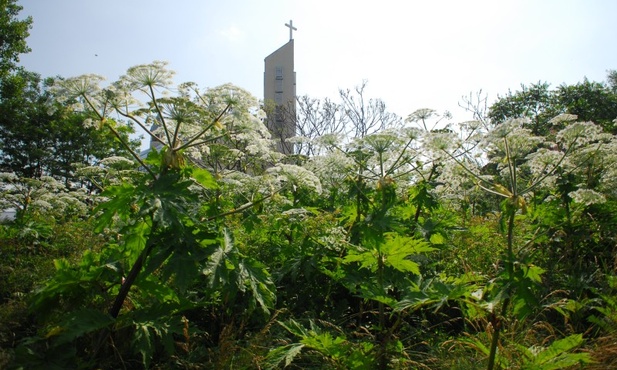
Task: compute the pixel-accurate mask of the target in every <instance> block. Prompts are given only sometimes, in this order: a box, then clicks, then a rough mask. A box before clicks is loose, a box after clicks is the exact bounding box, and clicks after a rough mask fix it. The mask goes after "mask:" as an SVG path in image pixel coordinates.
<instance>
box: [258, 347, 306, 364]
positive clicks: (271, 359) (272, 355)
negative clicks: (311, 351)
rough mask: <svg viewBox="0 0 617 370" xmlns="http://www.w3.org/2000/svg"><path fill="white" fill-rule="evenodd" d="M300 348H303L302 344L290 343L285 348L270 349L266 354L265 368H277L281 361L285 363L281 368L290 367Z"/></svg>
mask: <svg viewBox="0 0 617 370" xmlns="http://www.w3.org/2000/svg"><path fill="white" fill-rule="evenodd" d="M302 348H304V344H302V343H292V344H288V345H286V346H282V347H278V348H275V349H271V350H270V352H268V356H267V361H266V363H267V367H266V368H267V369H275V368H278V366H279V364H280V363H281V362H283V361H285V365H284V366H283V367H287V366H289V365H291V363H292V362H293V360H294V358H295V357H296V356H297V355H298V354H299V353H300V352H301V351H302Z"/></svg>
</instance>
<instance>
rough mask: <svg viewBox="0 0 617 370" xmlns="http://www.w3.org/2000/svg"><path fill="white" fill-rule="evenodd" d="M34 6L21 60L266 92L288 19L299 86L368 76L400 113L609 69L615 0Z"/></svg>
mask: <svg viewBox="0 0 617 370" xmlns="http://www.w3.org/2000/svg"><path fill="white" fill-rule="evenodd" d="M18 3H19V4H20V5H22V6H23V7H24V9H23V11H22V13H21V16H24V17H25V16H27V15H31V16H32V17H33V19H34V23H33V28H32V30H31V35H30V37H29V38H28V40H27V41H28V44H29V46H30V47H31V48H32V52H31V53H29V54H26V55H22V57H21V62H22V63H21V64H22V65H23V66H24V67H26V68H27V69H28V70H31V71H35V72H38V73H40V74H41V75H43V77H50V76H56V75H60V76H64V77H71V76H76V75H80V74H84V73H95V74H100V75H103V76H105V77H106V78H107V79H109V80H110V81H114V80H115V79H117V78H118V77H119V76H120V75H122V74H123V73H124V72H125V71H126V69H127V68H129V67H131V66H133V65H137V64H144V63H150V62H152V61H154V60H164V61H168V62H169V68H171V69H173V70H175V71H176V72H177V76H176V82H185V81H193V82H196V83H198V84H199V85H200V86H202V87H214V86H217V85H220V84H223V83H227V82H231V83H233V84H235V85H238V86H240V87H243V88H245V89H247V90H248V91H250V92H251V93H252V94H253V95H255V96H256V97H257V98H259V99H262V98H263V72H264V58H265V57H266V56H267V55H269V54H270V53H272V52H273V51H274V50H276V49H278V48H279V47H280V46H282V45H283V44H285V43H286V42H287V41H288V40H289V29H288V28H287V27H285V26H284V24H285V23H288V22H289V20H290V19H291V20H293V25H294V26H295V27H297V28H298V30H297V31H295V32H294V34H293V35H294V40H295V69H296V72H297V94H298V95H309V96H311V97H314V98H324V97H330V98H336V96H337V91H338V89H339V88H353V87H354V86H356V85H358V84H360V83H361V82H362V80H367V81H368V85H367V90H366V94H367V96H368V97H372V98H380V99H382V100H383V101H384V102H385V103H386V106H387V107H388V109H389V110H390V111H392V112H394V113H396V114H398V115H400V116H402V117H406V116H407V115H408V114H410V113H411V112H413V111H415V110H416V109H419V108H433V109H436V110H438V111H439V112H442V111H444V110H450V111H451V112H452V113H453V114H454V119H455V121H456V120H458V121H463V120H466V119H469V117H467V116H465V115H464V114H463V113H462V112H461V110H460V109H458V103H459V101H461V97H462V96H463V95H468V94H469V93H470V92H475V91H478V90H479V89H482V90H483V91H484V92H485V93H487V94H488V97H489V101H492V100H494V99H495V97H496V96H497V94H502V95H503V94H505V93H506V92H507V91H508V88H510V89H512V90H516V89H518V88H519V86H520V84H521V83H525V84H530V83H534V82H538V81H542V82H548V83H550V84H551V86H553V87H556V86H558V85H560V84H563V83H567V84H574V83H577V82H579V81H581V80H582V79H583V78H584V77H587V78H588V79H590V80H592V81H605V78H606V71H607V70H608V69H617V46H616V45H617V44H616V36H617V1H613V0H584V1H583V0H580V1H574V0H520V1H514V0H486V1H474V0H467V1H461V0H452V1H449V0H442V1H429V0H424V1H415V0H407V1H403V0H400V1H394V0H380V1H364V0H349V1H347V0H175V1H171V0H167V1H163V0H19V2H18Z"/></svg>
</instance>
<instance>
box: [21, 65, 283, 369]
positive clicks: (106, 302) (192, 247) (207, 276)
mask: <svg viewBox="0 0 617 370" xmlns="http://www.w3.org/2000/svg"><path fill="white" fill-rule="evenodd" d="M172 76H173V72H171V71H170V70H168V69H167V68H166V66H165V63H161V62H154V63H153V64H149V65H140V66H136V67H132V68H130V69H129V70H128V72H127V74H126V75H125V76H123V77H121V78H120V80H119V81H117V82H115V83H113V84H111V85H109V86H108V87H106V88H102V87H100V83H101V81H102V78H100V77H98V76H92V75H87V76H81V77H76V78H69V79H66V80H63V81H58V82H57V83H56V85H55V86H54V89H55V97H56V99H58V100H61V101H69V102H73V103H74V104H75V108H76V109H79V110H82V111H84V112H85V113H87V114H88V115H89V118H88V119H87V120H86V121H85V122H84V124H86V125H94V126H97V127H98V128H99V129H101V130H110V131H111V132H112V133H114V134H115V135H116V137H117V138H118V140H122V138H121V136H120V135H119V134H118V132H117V125H120V124H122V123H121V121H119V120H117V119H115V118H118V117H120V118H121V119H124V120H128V121H129V122H131V123H132V124H137V125H139V126H140V127H141V128H142V129H143V130H144V131H145V132H146V133H147V134H148V135H150V136H151V138H152V139H153V140H154V141H156V142H158V143H159V144H158V147H159V148H160V151H159V150H157V149H156V148H153V149H152V150H151V152H150V154H149V155H148V157H147V158H142V157H140V156H139V155H138V154H137V153H135V152H131V153H132V155H133V158H132V159H133V160H134V161H135V162H137V163H139V166H140V169H141V170H140V171H139V172H136V173H134V174H133V178H132V179H131V181H120V182H117V181H107V180H106V181H98V182H97V184H99V185H100V186H101V187H102V190H103V191H102V194H101V195H102V196H103V197H104V199H107V200H106V201H104V202H103V203H101V204H100V205H99V206H98V207H97V208H96V209H95V217H96V219H97V222H96V224H97V226H96V231H97V232H109V230H115V235H116V237H117V239H115V240H113V239H112V240H111V241H110V243H109V244H108V245H107V247H106V248H104V249H103V250H102V251H100V252H97V251H87V252H86V253H85V255H84V258H83V260H82V262H81V263H80V264H79V265H78V266H71V265H70V264H69V263H68V262H67V261H63V260H59V261H56V268H57V273H56V276H55V277H54V279H52V281H50V282H49V283H48V284H47V285H46V286H45V287H43V288H42V289H41V290H40V291H38V292H37V293H36V294H35V295H34V297H33V300H32V310H33V312H37V314H38V315H40V317H41V318H46V321H45V328H46V329H45V330H44V332H43V333H41V336H40V337H34V338H31V339H30V340H29V341H27V342H26V343H25V345H24V346H22V348H21V350H20V354H21V361H22V362H23V363H24V364H27V365H28V366H31V367H36V366H38V365H41V366H43V364H45V363H48V361H52V362H54V361H60V362H61V361H70V362H68V363H67V362H65V363H64V365H63V366H91V365H92V364H94V363H96V362H97V361H99V360H100V359H101V358H102V356H104V355H107V354H113V355H114V358H115V361H116V362H117V363H124V359H123V356H124V354H126V353H129V354H132V356H134V355H135V354H137V355H139V357H140V358H141V362H142V364H143V366H144V367H146V368H147V367H148V366H149V363H150V361H151V358H152V356H153V354H154V353H156V352H157V351H158V349H157V343H162V344H163V348H164V349H165V351H166V352H167V353H173V352H174V351H175V348H174V339H173V338H174V336H175V338H184V339H183V340H184V342H185V347H184V348H185V349H186V350H188V345H189V343H188V342H189V340H190V335H189V333H188V322H187V321H186V319H182V318H181V312H183V311H184V310H186V309H189V308H194V307H198V306H201V305H204V304H217V302H218V303H220V304H225V305H226V307H233V304H232V303H233V301H234V300H236V297H238V296H244V297H248V298H249V299H248V300H247V299H244V300H243V301H245V302H249V304H250V307H251V308H254V309H259V310H261V311H262V312H264V313H267V312H268V310H269V308H271V307H273V305H274V299H275V297H274V286H273V283H272V282H271V280H270V277H269V274H268V272H267V271H266V269H265V266H263V265H262V264H260V263H259V262H257V261H256V260H254V259H252V258H250V257H248V256H245V255H243V254H242V253H241V252H240V251H239V250H238V248H237V247H235V246H234V243H233V238H232V236H231V235H230V232H229V231H227V230H226V229H225V228H224V224H223V223H222V222H220V220H221V219H222V218H223V217H224V216H225V215H229V214H233V213H237V212H241V211H242V210H245V209H247V208H249V207H252V206H253V205H254V204H255V202H254V201H248V202H245V203H244V204H241V205H240V206H237V207H233V205H231V206H232V207H233V208H231V209H229V208H227V209H226V208H225V207H226V206H227V207H229V206H230V205H229V204H227V203H225V202H222V201H221V199H222V198H223V194H221V188H220V187H219V184H218V182H217V179H220V178H221V177H222V176H223V174H226V173H233V172H238V171H243V170H246V168H247V167H248V165H249V164H248V162H249V161H252V162H255V161H257V160H262V161H269V162H270V163H272V162H274V161H276V160H278V159H280V155H278V154H276V153H274V152H272V150H270V147H269V146H268V143H269V141H268V140H269V137H268V134H267V130H266V129H265V127H264V126H263V123H262V122H261V120H260V116H259V110H258V109H257V102H256V100H255V99H254V98H252V97H251V96H250V95H249V94H248V93H246V92H245V91H244V90H242V89H239V88H237V87H235V86H232V85H225V86H223V87H220V88H215V89H210V90H206V91H205V92H204V91H200V90H199V89H198V88H197V87H196V86H195V85H194V84H184V85H181V86H180V87H179V88H178V89H177V90H176V89H174V88H173V85H172ZM173 91H178V94H177V95H175V96H172V92H173ZM140 99H143V100H140ZM114 117H115V118H114ZM151 129H152V130H151ZM125 146H126V147H127V149H129V146H128V145H125ZM223 146H226V147H227V149H226V151H224V152H225V153H224V154H225V155H222V154H221V155H217V156H212V158H211V157H209V153H210V149H211V148H212V147H217V148H220V147H223ZM129 150H130V149H129ZM219 152H222V151H220V150H219ZM193 163H200V164H201V165H202V166H201V167H198V166H196V165H194V164H193ZM205 166H209V170H208V169H204V168H203V167H205ZM251 166H253V167H254V168H258V166H256V165H255V163H253V164H251ZM276 168H277V167H275V169H273V170H271V172H276ZM85 172H86V173H87V172H88V171H85ZM95 172H96V171H95ZM288 172H290V171H288ZM212 173H214V174H215V175H216V177H215V176H213V175H212ZM99 174H100V172H99ZM267 175H268V174H267V173H266V174H264V176H267ZM276 176H278V177H284V171H278V172H276ZM270 177H272V176H270ZM93 180H96V179H94V178H93ZM106 182H107V183H108V186H105V184H106ZM267 183H274V184H278V185H280V186H287V183H288V182H285V181H278V182H276V181H267ZM281 184H282V185H281ZM280 190H281V188H278V189H276V188H274V187H271V188H270V189H269V193H264V192H263V191H262V196H261V197H260V198H259V200H258V201H263V200H264V199H267V198H268V197H270V196H272V195H273V194H275V193H277V192H278V191H280ZM214 221H217V222H214ZM196 279H201V280H205V282H206V284H205V286H204V288H203V290H202V292H201V293H199V292H194V289H196V288H193V289H191V290H190V292H191V293H190V294H189V293H188V292H189V290H188V289H189V288H190V287H192V286H193V285H194V282H195V281H196ZM181 292H184V293H183V294H180V293H181ZM187 297H189V298H187ZM191 297H192V298H191ZM250 311H251V310H249V312H250ZM127 332H128V333H132V334H131V335H130V336H129V337H128V338H127V337H126V333H127ZM157 338H158V339H157ZM78 339H80V340H78ZM127 339H128V340H127ZM43 347H47V348H48V349H50V350H47V351H45V350H42V348H43ZM60 348H63V350H68V351H69V352H70V353H72V354H73V356H67V358H64V359H61V358H54V356H55V355H56V354H57V353H58V352H57V351H56V350H55V349H60ZM69 358H70V360H69Z"/></svg>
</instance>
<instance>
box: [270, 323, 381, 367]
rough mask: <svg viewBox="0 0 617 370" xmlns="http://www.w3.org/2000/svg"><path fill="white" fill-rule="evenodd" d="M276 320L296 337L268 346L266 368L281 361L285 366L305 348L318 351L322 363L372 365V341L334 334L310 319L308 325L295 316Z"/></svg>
mask: <svg viewBox="0 0 617 370" xmlns="http://www.w3.org/2000/svg"><path fill="white" fill-rule="evenodd" d="M278 323H279V325H281V326H282V327H283V328H285V330H287V331H288V332H289V333H291V334H293V335H294V336H295V337H296V339H299V341H298V342H296V343H290V344H286V345H284V346H281V347H278V348H274V349H271V350H270V352H269V353H268V356H267V368H276V367H277V366H279V365H280V364H281V363H282V362H284V365H283V366H284V367H287V366H289V365H291V364H292V362H293V361H294V359H296V358H297V357H300V355H301V353H302V352H307V351H308V352H317V353H319V354H320V356H322V359H323V361H324V362H325V364H327V366H330V367H332V368H335V369H372V368H373V367H374V366H375V363H374V358H373V357H372V355H371V352H372V350H373V348H374V347H373V345H372V344H371V343H362V342H360V343H354V342H352V341H349V340H347V339H346V338H345V337H344V336H338V335H337V336H333V335H332V334H331V333H330V332H328V331H323V330H322V329H321V328H320V327H319V326H317V325H316V324H315V323H314V322H313V321H309V329H307V328H305V327H303V326H302V325H301V324H300V323H298V322H297V321H295V320H289V321H287V322H281V321H279V322H278ZM325 364H324V365H325Z"/></svg>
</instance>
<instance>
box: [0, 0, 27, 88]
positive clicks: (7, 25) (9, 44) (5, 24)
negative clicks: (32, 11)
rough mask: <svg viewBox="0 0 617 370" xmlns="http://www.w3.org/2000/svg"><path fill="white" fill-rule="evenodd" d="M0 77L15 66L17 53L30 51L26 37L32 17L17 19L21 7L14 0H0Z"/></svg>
mask: <svg viewBox="0 0 617 370" xmlns="http://www.w3.org/2000/svg"><path fill="white" fill-rule="evenodd" d="M0 9H2V12H1V13H0V78H4V76H5V75H6V73H8V72H9V71H11V70H12V69H14V68H15V64H16V63H17V62H19V54H24V53H28V52H30V48H29V47H28V45H27V44H26V38H27V37H28V36H29V35H30V32H29V29H30V28H31V27H32V17H27V18H25V19H19V18H18V15H19V12H20V11H21V10H22V9H23V7H22V6H20V5H17V1H15V0H2V1H0Z"/></svg>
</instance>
